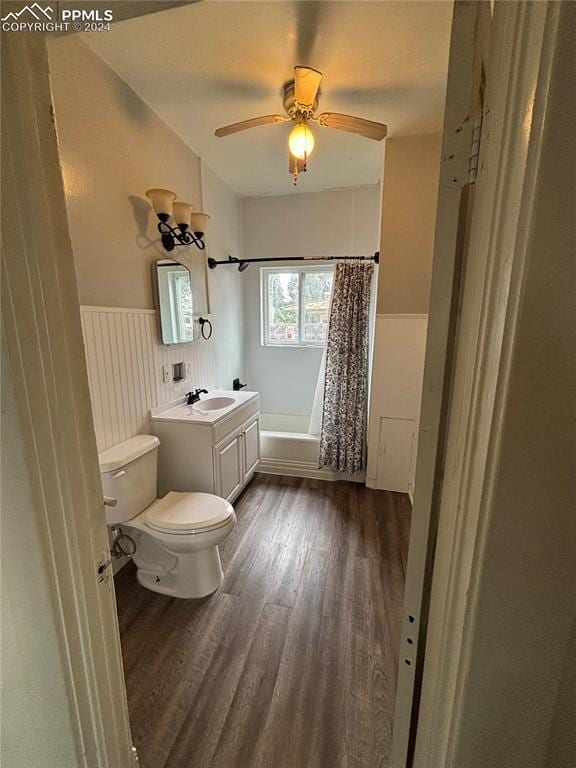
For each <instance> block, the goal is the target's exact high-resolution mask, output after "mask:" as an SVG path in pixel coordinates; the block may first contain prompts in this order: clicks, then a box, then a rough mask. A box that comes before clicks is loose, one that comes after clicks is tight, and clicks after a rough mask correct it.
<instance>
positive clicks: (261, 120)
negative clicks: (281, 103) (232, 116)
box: [214, 115, 290, 137]
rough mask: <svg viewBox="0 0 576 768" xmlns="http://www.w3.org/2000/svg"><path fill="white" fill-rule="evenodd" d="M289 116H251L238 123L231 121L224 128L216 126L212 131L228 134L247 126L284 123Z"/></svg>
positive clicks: (215, 133)
mask: <svg viewBox="0 0 576 768" xmlns="http://www.w3.org/2000/svg"><path fill="white" fill-rule="evenodd" d="M289 119H290V118H288V117H284V116H283V115H264V116H263V117H253V118H252V119H251V120H242V121H241V122H240V123H232V125H226V126H224V128H218V130H216V131H214V135H215V136H220V137H221V136H229V135H230V134H231V133H238V132H239V131H246V130H247V129H248V128H256V127H257V126H259V125H272V124H273V123H284V122H285V121H286V120H289Z"/></svg>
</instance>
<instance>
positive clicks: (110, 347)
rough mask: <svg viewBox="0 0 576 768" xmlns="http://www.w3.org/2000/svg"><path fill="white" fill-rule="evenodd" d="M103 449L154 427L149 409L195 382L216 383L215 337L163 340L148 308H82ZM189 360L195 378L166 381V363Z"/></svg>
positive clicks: (96, 422) (200, 384)
mask: <svg viewBox="0 0 576 768" xmlns="http://www.w3.org/2000/svg"><path fill="white" fill-rule="evenodd" d="M81 315H82V330H83V333H84V344H85V347H86V359H87V363H88V377H89V381H90V395H91V399H92V411H93V415H94V427H95V430H96V439H97V441H98V450H99V451H103V450H104V449H105V448H110V446H112V445H116V443H120V442H121V441H122V440H127V439H128V438H129V437H132V436H133V435H137V434H138V433H146V432H148V429H149V426H148V424H149V422H148V411H149V410H150V409H151V408H155V407H156V406H157V405H161V404H162V403H166V402H169V401H170V400H174V399H175V398H177V397H179V396H180V395H183V394H184V393H185V392H187V391H188V390H190V389H193V388H196V387H208V386H215V385H216V381H215V375H216V374H215V355H214V346H213V342H212V341H205V340H204V339H198V340H197V341H193V342H191V343H189V344H176V345H173V346H165V345H163V344H161V343H160V339H159V329H158V315H157V312H156V311H155V310H149V309H121V308H116V307H81ZM182 361H185V362H190V363H191V369H192V374H191V376H190V378H188V379H185V380H184V381H181V382H179V383H176V384H175V383H173V382H170V383H168V384H165V383H164V382H163V380H162V366H163V365H166V364H170V365H171V364H173V363H179V362H182Z"/></svg>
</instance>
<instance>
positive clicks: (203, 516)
mask: <svg viewBox="0 0 576 768" xmlns="http://www.w3.org/2000/svg"><path fill="white" fill-rule="evenodd" d="M233 514H234V508H233V507H232V505H231V504H230V503H229V502H228V501H226V500H225V499H221V498H220V497H219V496H213V495H212V494H211V493H177V492H176V491H171V492H170V493H168V494H166V496H164V498H162V499H157V500H156V501H155V502H153V503H152V504H151V505H150V506H149V507H148V508H147V509H146V510H145V512H144V520H145V522H146V525H148V526H150V527H151V528H155V529H156V530H158V531H166V532H168V533H189V532H193V531H202V530H206V529H207V528H217V527H219V526H221V525H223V524H224V523H226V522H227V521H228V520H229V519H230V517H231V516H232V515H233Z"/></svg>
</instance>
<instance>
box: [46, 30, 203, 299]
mask: <svg viewBox="0 0 576 768" xmlns="http://www.w3.org/2000/svg"><path fill="white" fill-rule="evenodd" d="M49 56H50V73H51V78H52V89H53V96H54V103H55V109H56V125H57V130H58V141H59V145H60V156H61V160H62V166H63V175H64V184H65V187H66V204H67V209H68V219H69V225H70V235H71V238H72V245H73V248H74V261H75V265H76V274H77V279H78V289H79V293H80V303H81V304H90V305H98V306H109V307H137V308H140V309H146V308H149V309H151V308H153V306H154V302H153V295H152V283H151V276H150V274H151V273H150V264H151V262H152V261H154V260H155V259H158V258H164V257H165V252H164V251H163V249H162V248H161V246H160V244H159V242H158V233H157V231H156V221H155V218H156V217H155V216H154V215H153V212H152V209H151V208H150V206H149V204H148V201H147V198H145V197H144V192H145V190H146V189H149V188H150V187H168V188H169V189H173V190H174V191H175V192H176V193H177V194H178V197H180V198H181V199H182V200H188V201H189V202H191V203H193V204H194V205H196V206H197V207H200V205H201V202H202V201H201V180H200V159H199V158H198V157H197V155H195V154H194V152H192V150H191V149H190V148H189V147H188V146H187V145H186V144H184V142H183V141H182V140H181V139H180V138H178V136H177V135H176V134H175V133H174V132H173V131H172V130H170V128H168V126H167V125H166V124H165V123H163V122H162V120H161V119H160V118H159V117H158V116H157V115H156V114H155V113H154V112H153V111H152V110H151V109H150V108H149V107H148V106H147V105H146V104H144V102H143V101H142V100H141V99H140V98H139V97H138V96H137V95H136V94H135V93H134V91H132V90H131V89H130V88H129V87H128V86H127V85H126V83H125V82H124V81H123V80H121V79H120V78H119V77H118V75H116V73H115V72H113V71H112V70H111V69H110V68H109V67H108V66H107V65H106V64H105V63H104V62H103V61H102V60H101V59H100V58H98V56H97V55H96V54H95V53H94V52H93V51H92V50H91V49H90V48H89V47H88V46H87V45H86V44H85V43H83V42H82V41H81V40H79V39H76V38H71V37H68V38H60V39H55V40H50V42H49Z"/></svg>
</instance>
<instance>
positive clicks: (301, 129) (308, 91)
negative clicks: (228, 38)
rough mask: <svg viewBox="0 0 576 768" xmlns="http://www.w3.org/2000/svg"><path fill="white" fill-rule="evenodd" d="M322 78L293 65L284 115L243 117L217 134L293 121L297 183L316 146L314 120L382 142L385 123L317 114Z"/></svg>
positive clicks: (292, 148) (291, 145) (291, 141)
mask: <svg viewBox="0 0 576 768" xmlns="http://www.w3.org/2000/svg"><path fill="white" fill-rule="evenodd" d="M321 81H322V72H319V71H318V70H317V69H311V68H310V67H294V80H290V81H289V82H287V83H286V84H285V85H284V98H283V102H284V110H285V112H286V114H285V115H278V114H276V115H263V116H262V117H253V118H252V119H251V120H242V121H241V122H239V123H232V125H226V126H225V127H224V128H218V130H216V131H215V132H214V133H215V135H216V136H218V137H222V136H229V135H230V134H232V133H238V132H239V131H246V130H247V129H248V128H256V127H258V126H260V125H272V124H274V123H286V122H288V121H290V120H291V121H293V122H294V128H293V129H292V132H291V133H290V138H289V140H288V147H289V150H290V165H289V171H290V173H292V174H293V176H294V184H296V183H297V181H298V174H299V173H300V172H301V171H306V170H307V165H308V157H309V156H310V154H311V153H312V150H313V149H314V143H315V142H314V134H313V133H312V131H311V130H310V125H309V123H310V122H311V121H312V122H314V123H318V125H320V126H321V127H322V128H335V129H336V130H337V131H347V132H348V133H357V134H358V135H359V136H364V137H365V138H367V139H373V140H374V141H382V139H383V138H384V137H385V136H386V132H387V127H386V126H385V125H384V124H383V123H376V122H374V121H373V120H366V119H365V118H363V117H353V116H352V115H342V114H340V113H338V112H322V113H321V114H320V115H316V114H315V113H316V110H317V109H318V92H319V89H320V82H321Z"/></svg>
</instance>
